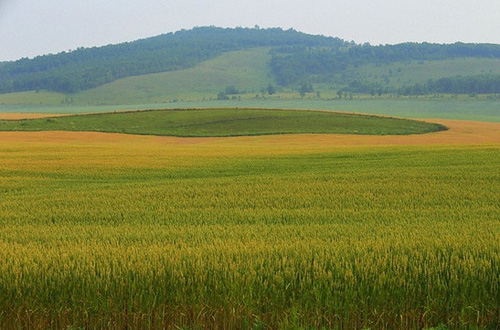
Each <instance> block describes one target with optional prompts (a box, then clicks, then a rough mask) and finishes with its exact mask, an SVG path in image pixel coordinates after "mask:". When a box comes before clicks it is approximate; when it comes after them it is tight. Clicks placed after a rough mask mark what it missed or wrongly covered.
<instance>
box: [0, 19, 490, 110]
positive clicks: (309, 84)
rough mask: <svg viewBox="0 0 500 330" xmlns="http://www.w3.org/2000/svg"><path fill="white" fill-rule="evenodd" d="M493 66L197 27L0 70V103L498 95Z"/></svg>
mask: <svg viewBox="0 0 500 330" xmlns="http://www.w3.org/2000/svg"><path fill="white" fill-rule="evenodd" d="M499 68H500V46H499V45H491V44H463V43H456V44H449V45H440V44H428V43H421V44H419V43H405V44H399V45H385V46H371V45H369V44H363V45H358V44H355V43H354V42H346V41H344V40H341V39H339V38H332V37H324V36H314V35H307V34H304V33H301V32H297V31H295V30H292V29H291V30H286V31H284V30H282V29H279V28H275V29H258V28H254V29H248V28H237V29H222V28H216V27H202V28H194V29H192V30H182V31H178V32H176V33H169V34H165V35H161V36H157V37H153V38H148V39H143V40H138V41H134V42H129V43H123V44H118V45H109V46H105V47H99V48H80V49H77V50H75V51H73V52H69V53H66V52H63V53H60V54H56V55H45V56H39V57H36V58H34V59H21V60H19V61H15V62H4V63H0V103H1V104H31V105H61V104H63V105H85V106H87V105H127V104H155V103H167V102H176V101H181V100H182V101H205V100H209V99H214V98H217V96H218V94H219V97H220V98H221V99H225V98H228V97H229V98H237V99H239V98H246V99H248V98H252V97H255V95H256V94H259V93H261V94H263V95H264V94H268V92H269V91H271V93H269V94H274V93H276V92H278V93H277V94H279V92H282V93H283V92H284V93H288V94H290V93H292V94H294V95H295V96H294V97H296V98H297V97H298V96H299V95H298V94H297V93H299V94H300V96H301V97H304V95H305V94H307V93H310V92H315V93H316V92H320V93H321V94H322V95H325V96H324V97H326V98H329V99H331V98H342V97H345V95H347V94H352V93H354V94H356V93H358V94H359V93H361V94H371V95H372V96H373V95H382V94H398V95H422V94H471V95H475V94H498V93H500V69H499ZM267 87H271V88H270V89H269V90H268V89H267ZM318 95H319V94H318ZM268 96H270V95H268ZM280 97H282V96H280ZM286 97H287V98H289V97H290V95H288V96H286Z"/></svg>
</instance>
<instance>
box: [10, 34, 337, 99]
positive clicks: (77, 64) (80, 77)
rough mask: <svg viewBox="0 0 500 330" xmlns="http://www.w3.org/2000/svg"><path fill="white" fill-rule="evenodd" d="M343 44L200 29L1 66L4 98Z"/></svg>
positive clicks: (318, 38)
mask: <svg viewBox="0 0 500 330" xmlns="http://www.w3.org/2000/svg"><path fill="white" fill-rule="evenodd" d="M344 45H346V43H345V42H344V41H343V40H341V39H338V38H331V37H323V36H313V35H307V34H304V33H301V32H297V31H295V30H293V29H290V30H286V31H284V30H282V29H279V28H272V29H259V28H253V29H249V28H236V29H223V28H216V27H200V28H194V29H192V30H181V31H178V32H175V33H169V34H164V35H160V36H157V37H152V38H148V39H141V40H137V41H134V42H127V43H122V44H118V45H109V46H104V47H95V48H79V49H77V50H75V51H72V52H68V53H66V52H62V53H60V54H57V55H44V56H38V57H35V58H33V59H26V58H25V59H21V60H18V61H15V62H8V63H1V64H0V93H8V92H15V91H27V90H37V89H46V90H52V91H58V92H66V93H72V92H77V91H79V90H85V89H89V88H93V87H97V86H99V85H102V84H105V83H107V82H111V81H113V80H116V79H120V78H124V77H128V76H135V75H142V74H149V73H157V72H165V71H172V70H179V69H185V68H188V67H192V66H194V65H195V64H197V63H199V62H202V61H205V60H208V59H211V58H214V57H216V56H218V55H220V54H222V53H224V52H229V51H234V50H240V49H248V48H253V47H264V46H267V47H269V46H272V47H278V46H301V47H304V46H307V47H327V48H328V49H338V48H340V47H342V46H344Z"/></svg>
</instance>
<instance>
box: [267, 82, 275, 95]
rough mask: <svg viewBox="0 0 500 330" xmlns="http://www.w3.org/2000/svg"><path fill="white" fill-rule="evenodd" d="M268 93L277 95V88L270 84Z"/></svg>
mask: <svg viewBox="0 0 500 330" xmlns="http://www.w3.org/2000/svg"><path fill="white" fill-rule="evenodd" d="M266 91H267V94H269V95H273V94H276V87H274V85H273V84H271V83H270V84H269V85H267V88H266Z"/></svg>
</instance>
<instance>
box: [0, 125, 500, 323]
mask: <svg viewBox="0 0 500 330" xmlns="http://www.w3.org/2000/svg"><path fill="white" fill-rule="evenodd" d="M453 131H454V130H450V131H447V132H442V133H439V134H443V135H447V134H453ZM480 133H481V132H477V134H476V135H480ZM64 134H66V135H64ZM61 135H62V136H61ZM90 135H91V136H90ZM0 136H1V140H2V141H4V143H2V144H0V159H2V162H1V163H0V178H1V180H0V190H1V193H2V198H1V199H0V224H1V226H0V270H1V272H0V296H1V297H2V299H0V329H2V330H4V329H5V330H7V329H32V330H42V329H43V330H45V329H68V328H74V329H78V328H89V329H113V330H114V329H124V328H129V329H179V328H181V329H209V330H211V329H248V330H249V329H257V328H264V327H266V328H267V329H363V328H371V329H373V330H379V329H396V330H403V329H404V330H417V329H418V330H420V329H422V328H428V327H434V326H437V325H439V324H445V325H446V326H449V327H450V328H451V329H461V328H464V329H471V328H475V327H476V326H477V327H480V328H489V329H496V328H498V326H499V325H500V324H499V323H498V320H499V319H500V307H499V306H500V286H499V285H498V283H500V282H499V280H500V279H499V277H498V274H500V269H499V266H500V243H499V242H500V208H499V204H498V200H499V198H500V196H499V192H500V176H499V173H500V165H499V164H500V159H499V155H500V153H499V145H498V144H491V143H488V144H485V145H472V146H462V145H447V146H424V145H422V146H411V147H409V146H379V147H374V146H370V147H363V146H358V147H356V148H352V147H345V146H340V145H337V144H336V143H335V141H336V140H335V139H336V137H333V136H328V135H316V136H307V137H304V138H300V137H299V136H297V137H296V136H294V137H293V139H292V137H290V136H260V137H240V138H232V139H223V138H220V139H180V138H167V137H151V136H130V135H111V134H97V133H61V132H48V133H43V132H39V133H32V132H29V133H26V132H22V133H12V132H9V133H5V132H3V133H0ZM44 136H47V137H51V138H44ZM415 137H416V138H420V137H422V138H423V137H425V135H419V136H415ZM360 138H365V139H366V140H367V141H372V140H373V139H385V138H391V137H369V138H368V137H366V136H360ZM392 138H394V137H392ZM409 138H413V137H401V139H409ZM283 139H286V140H287V141H288V142H287V143H285V142H284V140H283ZM306 139H308V141H305V140H306ZM325 139H326V140H325ZM328 139H330V140H328ZM278 140H279V142H276V143H273V142H272V141H278ZM174 141H176V142H175V143H174ZM294 141H296V142H295V143H294ZM451 142H453V141H451ZM367 143H368V142H367ZM448 143H450V141H449V142H448Z"/></svg>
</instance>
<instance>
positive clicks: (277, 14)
mask: <svg viewBox="0 0 500 330" xmlns="http://www.w3.org/2000/svg"><path fill="white" fill-rule="evenodd" d="M206 25H215V26H222V27H236V26H241V27H253V26H255V25H259V26H260V27H282V28H285V29H288V28H291V27H293V28H294V29H296V30H299V31H302V32H307V33H311V34H323V35H327V36H335V37H339V38H342V39H345V40H348V41H350V40H354V41H355V42H357V43H364V42H369V43H371V44H375V45H376V44H394V43H399V42H405V41H419V42H421V41H428V42H438V43H452V42H456V41H463V42H488V43H499V44H500V0H475V1H472V0H411V1H410V0H330V1H328V0H204V1H202V0H177V1H173V0H165V1H161V0H144V1H138V0H0V61H2V60H13V59H18V58H21V57H33V56H36V55H41V54H47V53H57V52H60V51H63V50H65V51H67V50H69V49H75V48H77V47H80V46H84V47H89V46H101V45H106V44H110V43H118V42H123V41H131V40H135V39H139V38H145V37H151V36H155V35H158V34H162V33H167V32H174V31H177V30H180V29H190V28H192V27H194V26H206Z"/></svg>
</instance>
